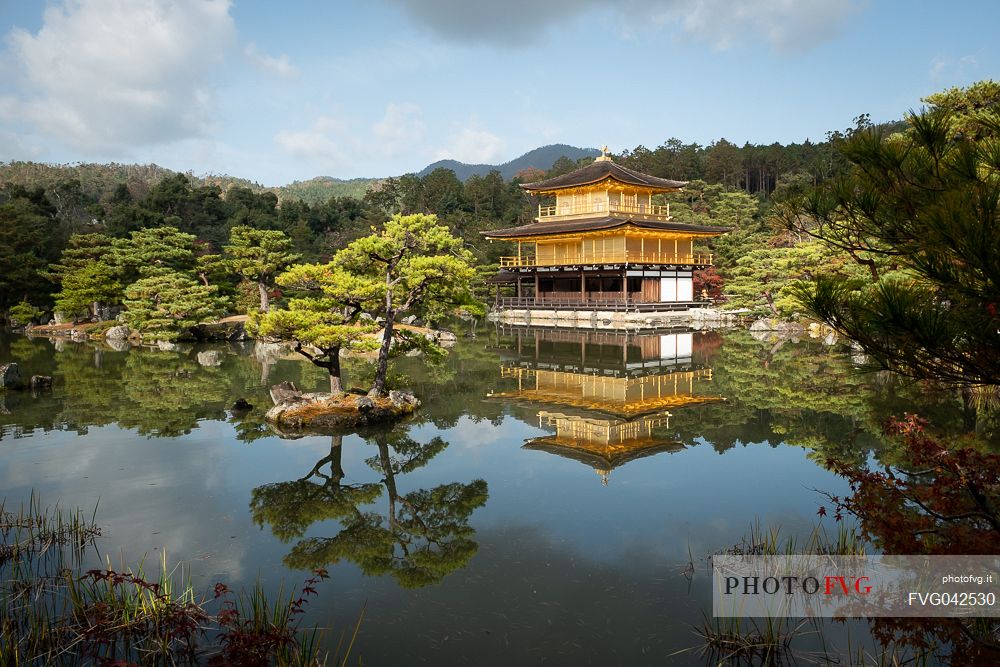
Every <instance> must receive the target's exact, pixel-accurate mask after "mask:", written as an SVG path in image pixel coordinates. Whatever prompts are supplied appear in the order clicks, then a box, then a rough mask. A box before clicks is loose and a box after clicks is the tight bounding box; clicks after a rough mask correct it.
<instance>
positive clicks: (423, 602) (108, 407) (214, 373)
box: [0, 324, 977, 665]
mask: <svg viewBox="0 0 1000 667" xmlns="http://www.w3.org/2000/svg"><path fill="white" fill-rule="evenodd" d="M462 327H463V328H462V330H460V337H459V341H458V343H457V345H456V346H455V347H454V348H453V349H452V350H451V354H450V355H449V356H448V358H447V359H446V360H445V361H444V362H443V363H441V364H439V365H433V366H428V365H427V364H425V363H424V362H423V361H422V360H421V359H419V358H405V359H401V360H399V361H398V363H396V364H395V371H394V372H395V377H394V382H396V383H397V384H398V385H400V386H408V387H411V388H412V389H413V390H414V391H415V393H417V395H418V396H419V397H420V398H421V399H422V400H423V401H424V407H423V408H422V409H421V411H420V412H419V415H418V417H417V418H416V419H415V420H413V421H411V422H408V423H406V424H404V425H402V426H400V427H397V428H396V429H393V430H391V431H388V432H373V433H367V434H364V435H358V434H351V435H345V436H343V437H331V436H307V437H300V438H292V437H279V436H278V435H276V434H274V433H272V432H271V431H270V429H269V428H268V427H267V426H266V425H265V424H264V423H263V422H262V415H263V412H264V411H265V410H266V408H267V407H268V406H269V405H270V400H269V398H268V394H267V390H268V388H269V387H270V386H271V385H273V384H275V383H277V382H279V381H282V380H292V381H294V382H295V383H296V384H297V385H298V386H299V387H300V388H302V389H304V390H322V389H323V388H324V387H326V386H327V381H326V378H325V376H324V374H323V371H322V370H320V369H316V368H315V367H313V366H311V365H309V364H308V363H305V362H303V361H301V360H300V359H298V358H296V357H295V355H294V354H291V353H289V352H287V351H285V350H283V349H281V348H278V347H276V346H273V345H266V344H255V343H246V344H239V345H216V346H201V347H196V348H195V347H181V348H180V349H177V350H160V349H155V348H153V349H150V348H133V349H124V350H120V351H116V350H114V349H111V348H109V347H106V346H98V345H96V344H92V343H72V342H67V341H61V340H59V341H50V340H47V339H29V338H25V337H22V336H12V335H7V336H3V337H0V361H4V360H11V359H12V360H15V361H18V362H19V363H20V365H21V367H22V368H23V369H24V370H26V371H27V372H28V373H29V374H42V375H51V376H53V377H54V378H55V386H54V388H53V389H52V390H51V391H50V392H43V393H38V394H32V393H30V392H8V393H7V395H6V396H4V395H3V394H2V393H0V397H2V398H0V401H3V402H2V403H0V484H2V489H3V493H2V495H3V496H4V497H5V498H6V502H7V504H8V506H10V505H16V504H17V503H20V502H22V501H25V500H26V499H27V498H28V497H29V496H30V494H31V493H32V492H33V491H34V492H35V493H37V494H39V495H40V497H41V500H42V502H43V503H46V504H47V503H54V502H56V501H58V502H59V503H61V505H62V506H63V507H69V508H75V507H81V508H84V509H85V510H88V511H89V510H90V509H92V508H93V507H94V506H95V505H98V504H99V510H98V519H99V523H100V524H101V525H102V526H103V527H104V530H103V536H102V537H101V538H100V539H99V544H98V546H99V548H100V550H101V552H103V553H107V554H110V556H111V558H112V561H113V562H125V563H132V564H134V563H136V562H138V561H139V560H141V559H142V558H143V557H146V558H147V560H148V559H150V558H153V557H156V556H157V555H158V554H159V553H160V552H161V551H163V550H165V551H166V552H167V554H168V558H169V561H170V563H173V564H178V563H182V564H183V565H184V566H185V567H187V568H189V571H190V574H191V577H192V580H193V582H194V583H195V585H196V587H198V588H199V590H208V589H210V588H211V586H212V585H213V584H214V583H215V582H217V581H223V582H226V583H227V584H229V585H230V586H231V587H239V586H250V585H253V583H254V582H255V581H257V580H260V581H261V582H262V583H263V585H264V586H265V588H267V589H268V590H270V591H275V590H277V588H278V587H279V586H280V585H282V584H283V585H284V586H285V588H286V590H287V589H290V588H293V587H295V586H297V585H298V584H299V583H300V582H301V581H302V580H303V579H304V578H305V577H307V576H308V573H309V571H310V569H311V568H314V567H321V566H322V567H327V568H328V569H329V572H330V579H329V580H328V581H326V582H324V583H323V584H321V586H320V589H319V590H320V595H319V597H318V598H316V599H315V600H314V601H313V602H312V604H311V606H310V608H309V612H308V618H307V622H308V623H315V624H319V625H321V626H324V627H328V628H331V630H330V633H329V637H330V638H331V642H332V643H336V640H337V639H338V637H339V634H340V632H342V631H343V630H344V629H345V628H348V627H349V626H351V625H352V624H353V623H354V622H355V621H356V619H357V618H358V616H359V614H360V613H361V611H362V609H364V614H365V615H364V622H363V624H362V627H361V632H360V635H359V637H358V641H357V643H356V645H355V649H354V653H353V655H354V656H355V658H356V657H358V656H360V657H361V659H362V660H363V661H364V662H365V663H366V664H374V665H397V664H410V663H420V662H433V663H438V664H510V663H516V664H522V663H524V664H535V663H541V662H545V663H549V664H584V663H594V664H666V663H670V664H674V663H676V664H702V662H703V660H702V659H701V658H699V657H698V655H697V653H695V652H685V653H680V654H677V653H676V652H678V651H682V650H684V649H687V648H691V647H696V646H698V640H697V637H695V635H694V634H693V632H692V625H695V624H700V623H701V622H702V620H703V618H704V616H705V615H706V614H707V615H711V597H710V589H709V586H708V584H709V580H710V572H709V570H708V566H707V561H706V558H707V556H708V555H709V554H711V553H713V552H717V551H720V550H723V549H726V548H729V547H731V546H733V545H734V544H735V543H737V542H739V541H740V539H741V538H742V537H744V536H745V535H747V534H748V531H749V529H750V527H751V526H752V525H754V524H760V525H761V526H765V527H768V528H770V527H777V526H780V528H781V531H782V534H787V535H798V536H805V535H808V534H809V533H810V532H811V531H812V530H813V529H814V528H815V527H816V526H817V525H822V522H820V520H819V518H818V517H817V509H818V507H819V506H820V505H822V504H823V503H824V498H823V496H822V495H821V492H827V493H831V494H843V493H844V492H845V491H846V490H847V488H846V484H845V482H844V481H843V480H842V479H841V478H839V477H837V476H836V475H834V474H833V473H831V472H829V471H828V470H827V469H826V467H825V466H824V463H825V462H826V461H827V460H828V459H830V458H836V459H844V458H849V459H851V460H857V461H862V462H863V461H865V460H867V459H869V458H870V457H877V456H878V455H879V453H880V451H881V448H882V447H884V446H885V445H884V444H883V442H882V440H881V439H880V438H879V437H878V431H879V424H880V423H881V421H882V420H883V419H884V418H885V417H886V416H887V415H889V414H894V413H895V414H901V413H902V412H903V411H904V410H906V411H913V410H914V409H920V410H921V412H922V413H923V414H925V415H926V416H929V417H930V418H932V419H934V420H935V421H936V423H938V424H939V425H942V426H947V427H949V428H953V429H955V430H958V431H967V430H970V429H975V428H976V427H977V425H976V423H975V419H974V415H973V416H971V417H970V415H969V414H968V411H963V410H962V406H961V404H960V403H959V402H957V401H955V400H954V399H953V398H952V397H951V396H950V395H949V394H941V395H928V393H927V392H926V391H924V392H919V394H917V393H916V392H914V391H913V390H912V389H911V388H909V387H907V386H906V385H905V384H901V383H899V382H894V381H886V379H885V378H884V377H882V376H878V375H871V374H865V373H863V372H861V371H860V370H859V369H858V368H857V367H856V365H855V364H854V362H853V361H852V359H851V356H850V350H849V349H848V348H846V346H843V345H834V346H827V345H824V344H822V343H820V342H816V341H809V340H806V341H802V342H796V343H792V342H788V343H784V344H782V343H774V342H770V341H757V340H754V339H753V338H752V337H750V335H749V334H748V333H747V332H743V331H737V332H729V333H716V332H677V331H664V332H655V333H651V334H643V335H636V334H613V333H595V332H591V333H580V332H574V331H566V330H544V329H495V328H492V325H491V326H487V327H484V326H483V325H479V326H477V327H475V328H474V329H470V328H469V325H468V324H463V325H462ZM473 333H474V334H475V335H473ZM370 372H371V371H370V368H369V365H368V364H367V363H365V362H363V361H360V360H349V361H348V362H347V364H346V375H347V377H346V380H347V386H351V384H352V383H357V384H364V383H365V382H366V378H367V374H369V373H370ZM240 398H243V399H246V400H247V401H249V402H250V403H251V404H253V406H254V409H253V410H251V411H250V412H249V413H242V412H239V411H236V412H234V411H233V410H232V406H233V403H234V402H235V401H236V400H237V399H240ZM823 521H825V522H826V523H825V527H826V529H828V530H832V531H836V524H834V523H832V522H831V521H830V519H825V520H823ZM690 563H693V564H694V570H693V573H692V572H691V571H690V566H689V564H690ZM841 631H842V630H836V629H835V630H834V631H833V632H834V633H836V632H841Z"/></svg>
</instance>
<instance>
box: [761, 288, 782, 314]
mask: <svg viewBox="0 0 1000 667" xmlns="http://www.w3.org/2000/svg"><path fill="white" fill-rule="evenodd" d="M761 294H763V295H764V298H765V299H767V307H768V308H770V309H771V312H772V313H773V314H774V316H775V317H778V316H779V315H778V309H777V308H775V307H774V297H773V296H772V295H771V292H769V291H768V292H761Z"/></svg>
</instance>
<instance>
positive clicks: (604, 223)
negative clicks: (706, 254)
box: [479, 217, 730, 239]
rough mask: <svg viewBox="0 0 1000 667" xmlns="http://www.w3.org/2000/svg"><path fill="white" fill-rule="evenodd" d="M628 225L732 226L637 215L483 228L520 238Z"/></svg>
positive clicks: (711, 230) (706, 230)
mask: <svg viewBox="0 0 1000 667" xmlns="http://www.w3.org/2000/svg"><path fill="white" fill-rule="evenodd" d="M624 225H632V226H634V227H639V228H640V229H658V230H662V231H669V232H692V233H695V234H713V235H718V234H725V233H726V232H728V231H730V230H729V228H728V227H711V226H708V225H691V224H688V223H686V222H658V221H654V220H641V219H637V218H611V217H605V218H586V219H584V220H559V221H552V222H548V221H546V222H533V223H531V224H530V225H522V226H520V227H511V228H510V229H493V230H490V231H486V232H479V233H480V234H482V235H483V236H485V237H487V238H491V239H504V238H516V237H519V236H547V235H549V234H572V233H574V232H596V231H601V230H604V229H614V228H615V227H622V226H624Z"/></svg>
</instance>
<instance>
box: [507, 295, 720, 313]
mask: <svg viewBox="0 0 1000 667" xmlns="http://www.w3.org/2000/svg"><path fill="white" fill-rule="evenodd" d="M550 294H551V296H540V297H533V296H502V297H499V298H498V299H496V300H495V302H494V304H493V308H494V310H498V311H499V310H517V309H542V310H609V311H618V312H659V311H672V310H689V309H691V308H703V307H708V306H710V305H712V302H711V301H707V300H698V301H650V300H648V299H646V298H644V297H642V296H641V295H639V294H637V293H635V292H630V293H629V296H622V295H621V294H618V295H617V296H613V295H612V294H611V293H608V292H605V293H604V294H602V295H600V296H595V295H594V294H593V293H588V294H586V295H583V294H577V293H574V292H552V293H550Z"/></svg>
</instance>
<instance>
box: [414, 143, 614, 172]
mask: <svg viewBox="0 0 1000 667" xmlns="http://www.w3.org/2000/svg"><path fill="white" fill-rule="evenodd" d="M600 154H601V151H599V150H598V149H596V148H578V147H576V146H570V145H568V144H549V145H548V146H541V147H539V148H536V149H534V150H530V151H528V152H527V153H525V154H524V155H522V156H520V157H518V158H515V159H513V160H511V161H510V162H504V163H503V164H467V163H465V162H459V161H458V160H438V161H437V162H434V163H432V164H429V165H427V166H426V167H424V168H423V169H421V170H420V171H419V172H418V173H417V176H426V175H427V174H429V173H431V172H432V171H434V170H435V169H451V170H452V171H454V172H455V175H456V176H458V178H459V180H462V181H465V180H468V179H469V178H471V177H472V176H474V175H476V174H478V175H479V176H485V175H486V174H488V173H490V172H491V171H493V170H494V169H495V170H497V171H499V172H500V175H501V176H503V177H504V179H505V180H510V179H512V178H514V177H515V176H516V175H517V173H518V172H520V171H522V170H524V169H528V168H529V167H534V168H535V169H541V170H542V171H547V170H549V169H551V168H552V165H553V164H554V163H555V161H556V160H558V159H559V158H561V157H567V158H569V159H570V160H573V161H574V162H575V161H577V160H579V159H580V158H584V157H597V156H598V155H600Z"/></svg>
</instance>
